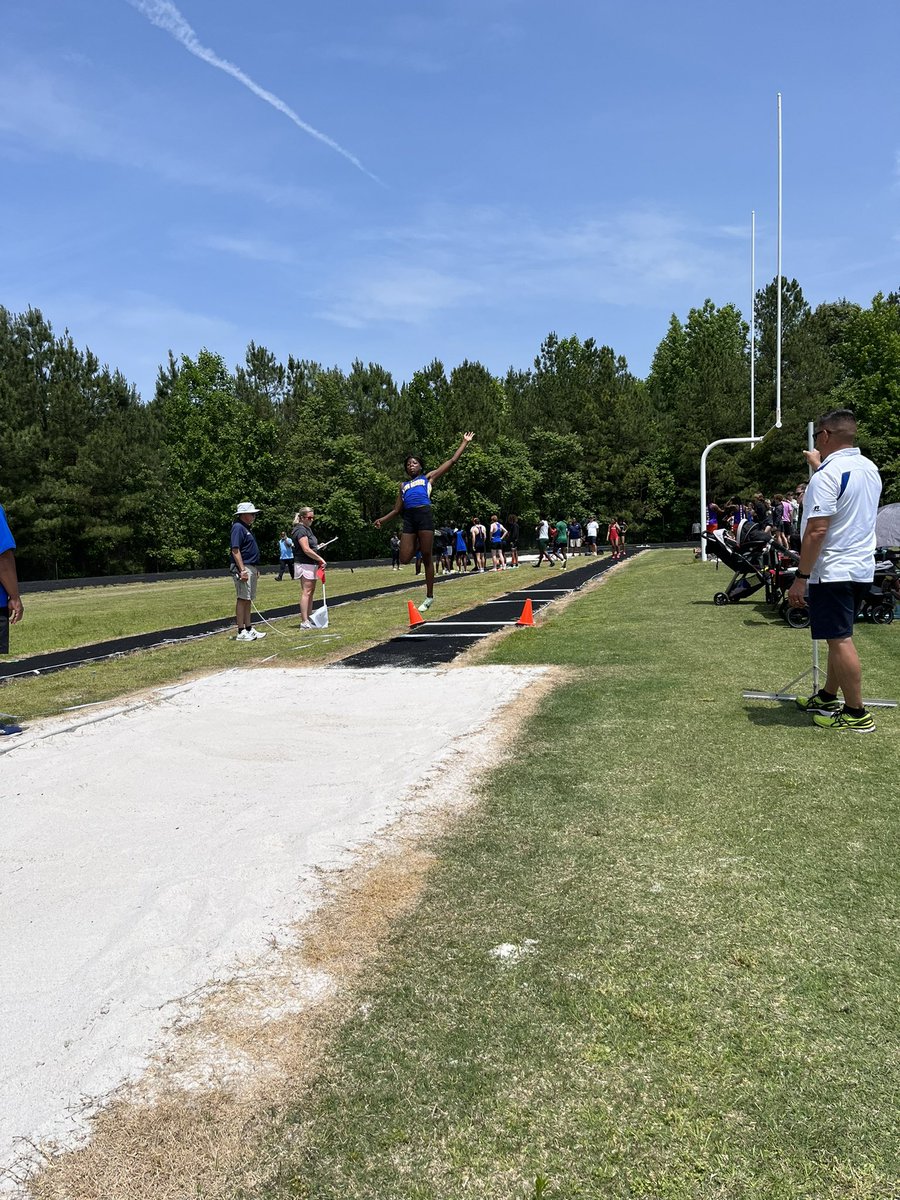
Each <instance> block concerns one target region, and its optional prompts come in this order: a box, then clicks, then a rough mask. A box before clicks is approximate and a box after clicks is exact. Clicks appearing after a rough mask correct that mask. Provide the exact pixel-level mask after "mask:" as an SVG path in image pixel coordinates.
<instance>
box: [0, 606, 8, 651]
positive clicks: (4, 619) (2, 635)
mask: <svg viewBox="0 0 900 1200" xmlns="http://www.w3.org/2000/svg"><path fill="white" fill-rule="evenodd" d="M0 654H9V608H0Z"/></svg>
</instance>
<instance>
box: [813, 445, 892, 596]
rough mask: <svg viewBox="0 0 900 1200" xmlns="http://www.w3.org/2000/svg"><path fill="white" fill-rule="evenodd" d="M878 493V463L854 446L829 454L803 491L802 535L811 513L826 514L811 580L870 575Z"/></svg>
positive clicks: (864, 579) (866, 577) (858, 579)
mask: <svg viewBox="0 0 900 1200" xmlns="http://www.w3.org/2000/svg"><path fill="white" fill-rule="evenodd" d="M880 496H881V476H880V475H879V474H878V468H877V467H876V466H875V464H874V463H873V462H871V461H870V460H869V459H868V458H864V457H863V455H862V454H861V453H860V451H859V449H858V448H857V447H856V446H848V447H847V448H846V449H844V450H835V452H834V453H833V454H829V455H828V457H827V458H826V459H825V461H824V462H823V463H822V465H821V467H819V469H818V471H816V472H815V474H814V475H813V477H812V478H811V479H810V481H809V484H808V485H807V488H806V495H805V496H804V497H803V523H802V525H801V526H800V536H801V538H802V537H803V536H804V534H805V533H806V525H807V522H808V521H809V520H810V519H811V518H813V517H829V518H830V520H829V522H828V532H827V533H826V534H825V540H824V542H823V543H822V549H821V550H820V551H819V557H818V558H817V559H816V562H815V566H814V567H813V569H812V574H811V577H810V583H837V582H839V581H840V580H847V579H849V580H853V581H854V582H856V583H868V582H869V581H871V579H872V578H873V577H874V574H875V559H874V553H875V518H876V516H877V515H878V501H879V498H880Z"/></svg>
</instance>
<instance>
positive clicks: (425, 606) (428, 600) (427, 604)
mask: <svg viewBox="0 0 900 1200" xmlns="http://www.w3.org/2000/svg"><path fill="white" fill-rule="evenodd" d="M432 604H434V597H433V596H426V597H425V599H424V600H423V601H422V603H421V604H420V605H419V612H428V610H429V608H431V606H432Z"/></svg>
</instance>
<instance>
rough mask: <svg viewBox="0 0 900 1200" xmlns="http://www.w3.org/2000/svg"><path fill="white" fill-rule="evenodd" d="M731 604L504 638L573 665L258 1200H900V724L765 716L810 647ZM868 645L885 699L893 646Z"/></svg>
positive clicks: (630, 583)
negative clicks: (867, 731) (854, 729)
mask: <svg viewBox="0 0 900 1200" xmlns="http://www.w3.org/2000/svg"><path fill="white" fill-rule="evenodd" d="M715 590H716V584H715V578H714V575H713V572H712V570H711V568H707V567H703V566H700V565H694V564H691V563H686V562H685V558H684V555H683V554H680V553H677V552H669V553H657V554H653V555H648V556H646V557H644V558H642V559H640V560H639V561H637V562H635V563H633V564H631V565H630V566H629V567H628V568H627V569H626V570H625V571H624V572H621V573H618V574H617V575H616V576H615V577H613V578H610V579H609V581H608V582H607V584H606V585H605V586H603V587H601V588H598V589H597V590H596V591H594V592H592V593H591V594H590V595H589V596H586V597H584V598H583V599H579V600H578V601H576V602H575V603H573V604H572V605H570V606H569V607H568V608H567V609H565V610H564V611H563V612H561V613H560V614H559V615H558V616H557V617H556V618H553V619H549V620H547V621H546V622H545V623H543V624H542V625H541V627H539V628H538V629H536V630H534V631H527V632H526V631H517V632H516V633H515V634H514V635H513V636H511V637H507V638H505V639H504V640H502V641H500V642H499V643H498V644H496V645H495V647H494V649H493V651H492V653H491V655H490V661H492V662H497V663H555V664H560V665H563V666H566V667H570V668H572V669H573V672H574V673H573V675H572V677H571V678H570V680H569V682H567V683H565V684H564V685H563V686H561V687H559V688H558V689H557V690H556V691H555V692H554V693H553V694H552V695H551V696H550V697H549V698H548V699H547V700H546V701H545V702H544V703H543V704H542V706H541V708H540V711H539V713H538V714H537V715H536V716H535V717H534V718H533V719H532V720H531V722H530V723H529V724H528V725H527V727H526V728H523V729H522V731H521V734H520V736H519V738H518V741H517V743H516V745H515V753H514V757H513V759H512V761H510V762H509V763H508V764H506V765H504V766H502V767H501V768H500V769H499V770H498V771H497V772H496V773H494V774H492V775H490V776H489V777H488V779H487V780H486V782H485V784H484V787H483V795H482V803H481V805H480V807H479V808H478V809H477V810H476V811H475V812H474V813H473V814H472V815H471V816H470V817H469V818H468V819H467V820H466V821H465V823H464V824H463V825H462V826H461V827H457V829H456V831H455V832H454V833H453V834H452V835H451V836H449V837H447V838H446V840H444V841H443V842H442V843H441V844H440V846H439V847H438V855H439V865H438V866H437V867H436V869H435V870H434V872H433V874H432V876H431V879H430V882H429V885H428V887H427V889H426V892H425V894H424V897H423V898H422V901H421V903H420V904H419V905H418V907H417V909H416V911H415V912H414V913H413V914H412V915H411V916H410V917H409V918H408V919H405V920H404V921H402V922H401V923H400V925H399V927H398V928H397V929H396V932H395V935H394V937H393V939H392V941H391V944H390V946H389V948H388V950H387V952H386V953H385V954H384V955H383V957H382V959H381V962H380V966H379V968H378V970H377V971H376V972H374V973H373V974H372V976H371V977H370V978H369V981H368V983H367V985H366V987H365V990H364V992H363V993H362V994H361V995H360V997H359V999H360V1002H361V1006H360V1009H359V1011H358V1015H357V1016H356V1017H355V1018H354V1019H353V1020H351V1021H350V1022H349V1023H348V1024H347V1025H345V1027H344V1028H343V1030H342V1032H341V1034H340V1036H339V1039H338V1042H337V1044H336V1046H335V1047H334V1050H333V1052H332V1054H331V1055H330V1057H329V1060H328V1066H327V1069H326V1071H325V1074H324V1077H323V1078H321V1079H320V1080H319V1081H318V1083H317V1085H316V1087H315V1089H314V1092H313V1098H312V1099H311V1100H310V1102H309V1103H308V1104H307V1105H303V1106H300V1107H298V1108H297V1109H296V1111H294V1112H293V1113H291V1114H290V1115H289V1116H287V1117H285V1118H284V1119H283V1121H282V1122H281V1124H280V1126H279V1127H278V1132H277V1135H276V1136H274V1137H273V1139H272V1141H271V1144H270V1146H269V1147H268V1151H267V1152H268V1153H269V1154H270V1155H271V1158H272V1161H273V1162H276V1163H277V1164H278V1165H277V1166H276V1167H273V1168H272V1170H271V1172H270V1176H269V1180H270V1181H269V1186H268V1187H267V1189H266V1190H265V1191H264V1192H260V1191H258V1190H257V1191H255V1192H254V1193H253V1194H254V1195H255V1196H261V1195H265V1196H266V1197H268V1200H287V1198H288V1197H309V1198H310V1200H312V1198H315V1200H331V1198H334V1200H338V1198H341V1200H344V1198H356V1197H358V1198H363V1197H365V1198H370V1197H376V1196H377V1197H391V1198H401V1197H402V1198H404V1200H426V1198H427V1200H438V1198H441V1200H443V1198H446V1200H451V1198H453V1200H456V1198H459V1197H469V1196H471V1197H479V1198H480V1200H494V1198H496V1200H501V1198H502V1200H508V1198H509V1197H534V1196H544V1197H545V1198H549V1197H553V1198H554V1200H562V1198H566V1200H569V1198H575V1197H592V1198H601V1197H603V1198H605V1197H610V1198H613V1197H615V1198H620V1197H621V1198H623V1200H624V1198H626V1197H628V1198H631V1197H647V1198H651V1197H652V1198H653V1200H698V1198H704V1200H706V1198H709V1200H712V1198H714V1197H715V1198H720V1197H728V1198H735V1200H737V1198H741V1200H744V1198H750V1197H753V1198H759V1200H763V1198H765V1200H782V1198H784V1200H788V1198H790V1200H799V1198H801V1197H802V1198H804V1200H814V1198H815V1200H823V1198H826V1197H827V1198H832V1197H833V1198H837V1197H866V1198H871V1200H875V1198H878V1200H887V1198H889V1197H896V1196H897V1195H898V1194H900V1152H898V1138H897V1111H898V1103H897V1102H898V1068H897V1064H898V1061H900V1058H898V1050H900V1044H898V1019H897V999H898V990H900V986H898V985H900V967H898V956H897V941H898V933H900V901H898V897H900V868H898V857H897V854H896V848H897V816H898V798H897V788H896V779H895V764H896V752H895V747H896V743H897V720H898V718H897V715H896V713H894V712H883V713H881V714H880V715H879V717H878V720H879V726H880V728H879V731H878V733H877V734H876V735H874V736H871V737H859V736H854V735H850V734H837V733H829V732H825V731H820V730H816V729H814V728H813V727H812V726H811V723H810V720H809V718H807V717H805V716H804V715H802V714H800V713H799V712H797V711H795V710H792V709H791V708H789V707H785V706H780V705H777V704H773V703H758V702H750V701H744V700H742V699H741V690H742V688H744V687H755V688H761V689H765V688H772V687H776V686H778V685H781V684H783V683H785V682H786V681H787V680H788V679H790V678H791V677H792V676H794V675H796V674H798V673H799V672H800V671H801V670H802V669H803V666H804V664H805V663H806V662H807V661H808V658H809V639H808V636H807V635H806V634H805V633H803V632H795V631H791V630H789V629H788V628H787V626H786V625H784V624H783V622H781V621H780V620H777V619H776V620H772V619H771V618H770V617H769V616H768V615H767V614H766V613H765V611H764V610H763V609H762V608H761V607H758V606H756V605H753V604H745V605H742V606H740V607H735V608H729V609H724V610H723V609H717V608H714V607H713V605H712V604H711V603H710V602H709V601H710V598H711V595H712V593H713V591H715ZM858 640H859V645H860V648H861V654H862V657H863V662H864V667H865V674H866V691H867V693H869V694H872V693H874V694H880V695H889V694H891V693H892V692H893V691H895V690H896V684H897V680H898V675H900V672H898V658H900V653H898V645H900V644H898V639H897V635H896V632H895V630H894V629H892V628H886V629H885V628H877V627H862V628H860V629H859V638H858ZM503 943H511V944H514V945H518V946H522V947H525V952H524V953H523V954H522V955H521V957H520V958H519V959H518V960H517V961H512V960H506V961H501V960H498V959H497V958H496V957H493V956H492V954H491V950H492V948H494V947H497V946H499V945H501V944H503ZM288 1147H289V1149H287V1148H288ZM263 1156H264V1157H265V1154H264V1155H263ZM248 1195H249V1193H248Z"/></svg>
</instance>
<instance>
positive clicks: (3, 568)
mask: <svg viewBox="0 0 900 1200" xmlns="http://www.w3.org/2000/svg"><path fill="white" fill-rule="evenodd" d="M15 549H16V543H15V539H14V538H13V535H12V533H11V531H10V528H9V525H7V523H6V513H5V512H4V511H3V508H2V506H0V654H9V627H10V625H15V624H16V622H17V621H21V620H22V614H23V612H24V609H23V608H22V599H21V597H20V595H19V576H18V574H17V572H16V555H15Z"/></svg>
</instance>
